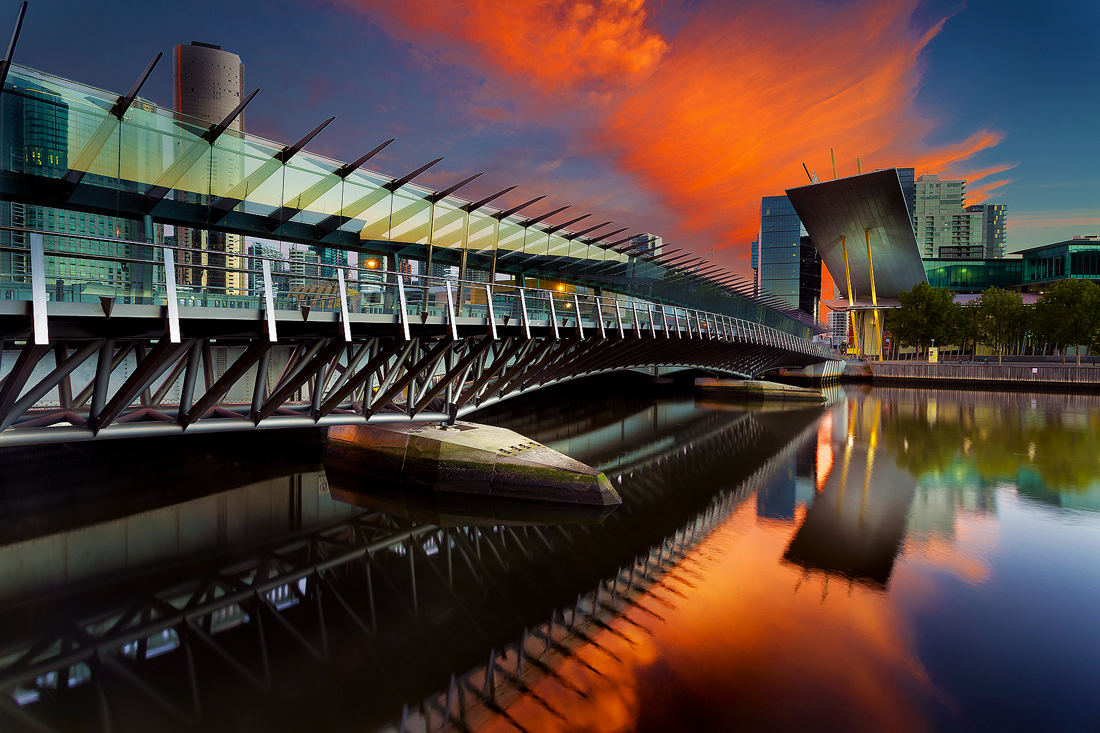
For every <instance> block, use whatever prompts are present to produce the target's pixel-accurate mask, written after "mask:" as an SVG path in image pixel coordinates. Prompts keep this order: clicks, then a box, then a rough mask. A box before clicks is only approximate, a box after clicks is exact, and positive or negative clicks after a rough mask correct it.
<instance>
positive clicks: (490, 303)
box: [485, 283, 498, 341]
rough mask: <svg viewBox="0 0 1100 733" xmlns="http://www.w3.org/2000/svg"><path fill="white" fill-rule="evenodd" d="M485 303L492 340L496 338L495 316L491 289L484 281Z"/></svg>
mask: <svg viewBox="0 0 1100 733" xmlns="http://www.w3.org/2000/svg"><path fill="white" fill-rule="evenodd" d="M485 303H486V304H487V305H488V307H489V330H490V331H491V332H492V334H493V341H496V340H497V338H498V337H497V317H496V314H495V313H493V290H492V288H491V287H490V286H489V283H485Z"/></svg>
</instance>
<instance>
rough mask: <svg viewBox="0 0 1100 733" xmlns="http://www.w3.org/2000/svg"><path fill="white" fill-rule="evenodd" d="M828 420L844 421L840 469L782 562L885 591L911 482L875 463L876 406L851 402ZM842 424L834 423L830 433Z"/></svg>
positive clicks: (910, 496)
mask: <svg viewBox="0 0 1100 733" xmlns="http://www.w3.org/2000/svg"><path fill="white" fill-rule="evenodd" d="M868 407H871V408H873V409H870V410H869V409H867V408H868ZM833 414H834V415H842V416H844V417H845V418H846V420H845V421H844V423H845V425H846V428H847V435H846V436H844V437H843V438H842V441H841V444H842V446H843V447H842V448H841V449H840V455H839V456H838V459H839V460H838V462H839V464H840V465H839V466H836V465H834V466H833V471H832V477H831V478H830V479H829V480H828V481H827V482H826V483H825V486H824V491H822V492H821V493H819V494H817V496H816V499H815V500H814V502H813V505H812V506H810V508H809V510H807V512H806V519H805V521H803V523H802V526H801V527H799V529H798V531H797V532H796V533H795V535H794V538H793V539H792V540H791V543H790V545H789V546H788V547H787V552H786V553H785V554H784V559H785V560H787V561H788V562H791V563H794V564H796V565H801V566H802V567H805V568H808V569H814V570H821V571H824V572H827V573H836V574H838V575H841V576H843V577H845V578H849V579H851V580H859V581H863V582H866V583H869V584H870V585H873V586H878V587H884V586H885V585H886V582H887V581H888V580H889V578H890V573H891V572H892V571H893V568H894V560H895V558H896V557H897V553H898V550H899V548H900V547H901V543H902V540H903V539H904V537H905V527H906V516H907V514H908V512H909V506H910V504H911V502H912V500H913V494H914V491H915V490H916V482H915V481H914V480H913V479H912V478H911V477H910V476H909V475H907V474H904V473H900V472H899V471H898V469H897V467H896V466H895V465H894V463H893V461H890V460H879V461H878V462H877V463H876V462H875V453H876V451H877V450H878V440H879V427H880V415H879V412H878V403H877V401H875V400H853V401H852V402H850V403H849V405H848V407H847V408H846V409H839V410H835V411H834V412H833ZM841 422H842V421H840V420H837V421H835V422H834V430H836V427H838V426H839V424H840V423H841ZM838 469H839V470H838Z"/></svg>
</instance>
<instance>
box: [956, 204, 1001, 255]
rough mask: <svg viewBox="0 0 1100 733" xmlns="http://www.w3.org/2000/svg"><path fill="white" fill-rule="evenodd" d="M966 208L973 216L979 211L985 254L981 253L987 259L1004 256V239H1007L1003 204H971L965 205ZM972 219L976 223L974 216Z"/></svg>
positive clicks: (972, 234) (972, 233) (972, 236)
mask: <svg viewBox="0 0 1100 733" xmlns="http://www.w3.org/2000/svg"><path fill="white" fill-rule="evenodd" d="M966 210H967V212H968V213H970V214H971V215H972V217H973V215H974V214H976V213H980V214H981V215H982V219H981V224H980V226H981V235H982V238H983V240H984V241H983V245H984V249H985V254H984V255H983V256H984V257H986V258H987V259H994V258H999V257H1004V256H1005V240H1006V239H1007V237H1006V234H1005V230H1006V229H1007V228H1008V224H1007V221H1006V218H1005V216H1006V214H1007V209H1006V208H1005V205H1004V204H974V205H973V206H967V207H966ZM972 221H974V222H975V223H977V220H976V218H972ZM973 238H974V232H973V231H972V232H971V239H973Z"/></svg>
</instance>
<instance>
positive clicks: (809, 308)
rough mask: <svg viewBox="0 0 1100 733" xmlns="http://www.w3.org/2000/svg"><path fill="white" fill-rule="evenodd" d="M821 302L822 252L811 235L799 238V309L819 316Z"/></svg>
mask: <svg viewBox="0 0 1100 733" xmlns="http://www.w3.org/2000/svg"><path fill="white" fill-rule="evenodd" d="M820 302H821V253H820V252H818V251H817V247H815V246H814V245H813V242H811V241H810V238H809V237H800V238H799V240H798V310H800V311H802V312H803V313H809V314H810V315H812V316H814V317H816V316H817V306H818V304H819V303H820Z"/></svg>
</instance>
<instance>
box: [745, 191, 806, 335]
mask: <svg viewBox="0 0 1100 733" xmlns="http://www.w3.org/2000/svg"><path fill="white" fill-rule="evenodd" d="M756 253H757V254H756V261H757V282H758V287H759V292H760V294H761V295H764V296H767V295H771V296H774V297H775V298H778V299H779V300H780V302H781V303H782V304H783V305H784V306H786V307H787V308H790V309H791V310H800V311H802V312H803V313H809V314H810V315H815V314H814V310H815V307H816V303H817V301H818V300H819V299H820V298H821V257H820V255H818V253H817V250H816V248H815V247H814V246H813V243H812V242H810V238H809V237H808V236H806V230H805V228H804V227H803V226H802V222H801V221H800V220H799V218H798V214H797V213H795V210H794V207H793V206H791V202H790V201H789V200H788V199H787V197H786V196H765V197H763V198H762V199H761V201H760V236H759V237H758V238H757V245H756ZM815 265H816V267H815ZM815 317H816V316H815Z"/></svg>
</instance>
